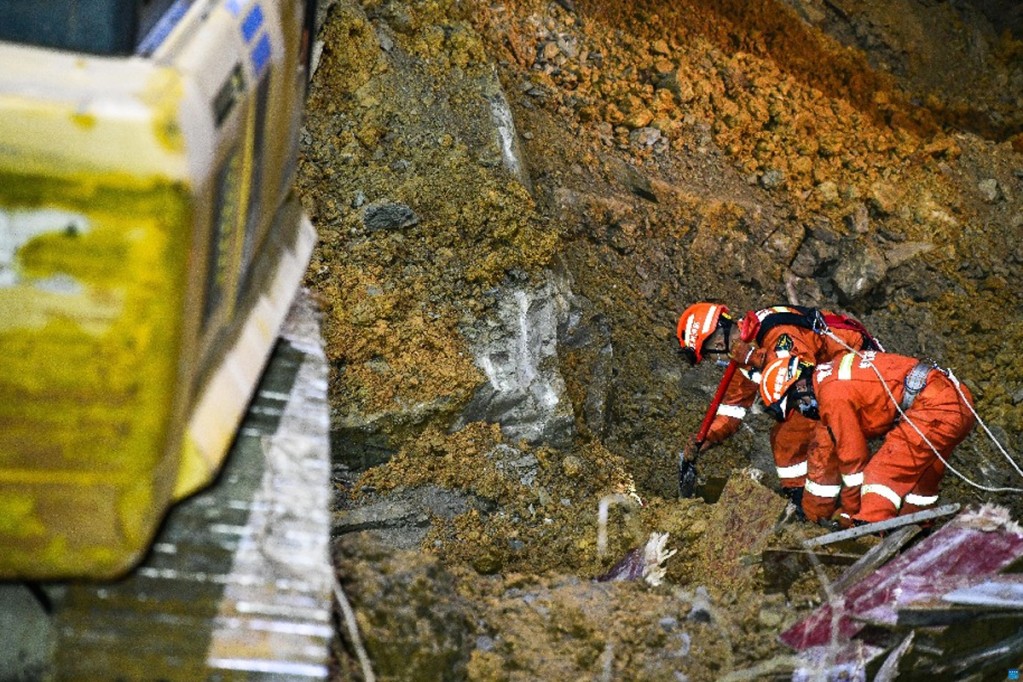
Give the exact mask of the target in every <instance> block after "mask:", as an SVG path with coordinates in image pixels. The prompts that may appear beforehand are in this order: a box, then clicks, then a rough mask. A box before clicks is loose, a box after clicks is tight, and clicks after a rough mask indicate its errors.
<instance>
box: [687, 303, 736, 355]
mask: <svg viewBox="0 0 1023 682" xmlns="http://www.w3.org/2000/svg"><path fill="white" fill-rule="evenodd" d="M722 315H725V316H726V318H725V319H728V318H727V315H728V306H725V305H721V304H720V303H703V302H700V303H694V304H693V305H691V306H689V307H688V308H686V309H685V312H683V313H682V315H681V317H679V318H678V329H677V330H676V332H675V335H676V336H678V344H679V345H680V346H681V347H682V352H683V353H684V354H685V356H686V359H688V360H689V364H692V365H695V364H696V363H697V362H699V361H700V360H702V359H703V342H704V341H706V340H707V337H709V336H710V335H711V334H713V333H714V332H715V331H716V330H717V328H718V323H719V322H720V321H721V316H722Z"/></svg>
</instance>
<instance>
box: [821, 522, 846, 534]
mask: <svg viewBox="0 0 1023 682" xmlns="http://www.w3.org/2000/svg"><path fill="white" fill-rule="evenodd" d="M817 525H818V526H821V527H823V528H827V529H828V530H829V531H831V532H832V533H833V532H835V531H837V530H842V524H841V523H839V522H838V521H837V520H835V519H818V520H817Z"/></svg>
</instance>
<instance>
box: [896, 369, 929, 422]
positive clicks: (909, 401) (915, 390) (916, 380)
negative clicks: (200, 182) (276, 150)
mask: <svg viewBox="0 0 1023 682" xmlns="http://www.w3.org/2000/svg"><path fill="white" fill-rule="evenodd" d="M932 369H934V365H933V364H930V363H927V362H918V363H916V364H915V365H914V366H913V369H911V370H909V374H907V375H906V378H905V379H903V380H902V385H903V386H904V387H905V391H904V392H903V394H902V402H901V403H899V409H901V410H902V411H903V412H906V411H908V410H909V408H910V407H912V406H913V401H914V400H916V397H917V396H918V395H919V394H920V391H922V390H923V389H924V386H926V385H927V375H928V374H930V373H931V370H932Z"/></svg>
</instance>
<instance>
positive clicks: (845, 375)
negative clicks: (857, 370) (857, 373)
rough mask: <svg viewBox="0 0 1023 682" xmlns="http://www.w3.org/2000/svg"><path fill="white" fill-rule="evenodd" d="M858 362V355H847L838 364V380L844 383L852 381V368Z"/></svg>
mask: <svg viewBox="0 0 1023 682" xmlns="http://www.w3.org/2000/svg"><path fill="white" fill-rule="evenodd" d="M854 362H856V353H846V354H845V355H843V356H842V361H841V362H839V363H838V378H839V379H841V380H842V381H848V380H849V379H852V366H853V363H854Z"/></svg>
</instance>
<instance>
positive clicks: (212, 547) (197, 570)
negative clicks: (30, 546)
mask: <svg viewBox="0 0 1023 682" xmlns="http://www.w3.org/2000/svg"><path fill="white" fill-rule="evenodd" d="M326 388H327V370H326V363H325V360H324V354H323V345H322V341H321V338H320V334H319V326H318V322H317V319H316V315H315V312H314V310H313V308H312V305H311V303H310V301H309V300H308V297H307V296H306V295H305V294H304V293H300V294H299V296H298V297H297V299H296V301H295V302H294V304H293V305H292V308H291V311H290V312H289V315H288V320H287V322H286V323H285V327H284V329H283V331H282V333H281V336H280V338H279V340H278V343H277V346H276V348H275V350H274V353H273V356H272V357H271V359H270V362H269V364H268V367H267V369H266V371H265V373H264V374H263V377H262V379H261V383H260V385H259V388H258V391H257V393H256V395H255V397H254V399H253V401H252V402H251V404H250V406H249V409H248V412H247V414H246V416H245V419H244V422H243V423H242V425H241V427H240V429H239V431H238V435H237V437H236V440H235V442H234V445H233V446H232V450H231V452H230V454H229V456H228V458H227V461H226V463H225V466H224V469H223V471H222V472H221V474H220V476H219V478H218V479H217V481H216V482H215V483H214V484H213V485H212V486H211V487H210V488H208V489H207V490H205V491H203V492H201V493H199V494H197V495H195V496H193V497H191V498H189V499H187V500H185V501H184V502H182V503H180V504H178V505H177V506H175V507H174V508H173V509H172V510H171V512H170V513H169V514H168V516H167V519H166V520H165V522H164V524H163V526H162V528H161V530H160V532H159V535H158V537H157V538H156V541H155V543H154V545H153V547H152V549H151V551H150V552H149V554H148V556H147V558H146V559H145V560H144V561H143V563H142V564H141V565H139V566H138V567H136V568H135V569H134V570H133V571H132V572H131V573H130V574H129V575H128V576H127V577H126V578H124V579H122V580H119V581H116V582H105V583H62V584H56V583H45V584H35V585H16V584H7V585H0V633H4V634H3V640H4V641H5V643H4V646H3V647H0V649H2V650H0V680H37V679H44V680H46V679H49V680H183V681H184V680H188V681H189V682H194V681H196V680H236V679H237V680H241V679H244V680H271V679H272V680H306V679H325V678H326V677H327V676H328V657H329V648H330V642H331V638H332V631H333V628H332V624H331V587H332V585H333V579H334V578H333V570H332V568H331V564H330V559H329V555H328V540H329V506H330V498H329V478H330V455H329V439H328V411H327V402H326ZM5 621H6V622H5Z"/></svg>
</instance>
